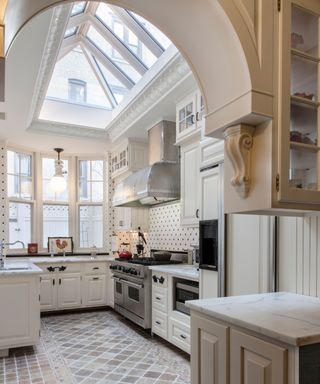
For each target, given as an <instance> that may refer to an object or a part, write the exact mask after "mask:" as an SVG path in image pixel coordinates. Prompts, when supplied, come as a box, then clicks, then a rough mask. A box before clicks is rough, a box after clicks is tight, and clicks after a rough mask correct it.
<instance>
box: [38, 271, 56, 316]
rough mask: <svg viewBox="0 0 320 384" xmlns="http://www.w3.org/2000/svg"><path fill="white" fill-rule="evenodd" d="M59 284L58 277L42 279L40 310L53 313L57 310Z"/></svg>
mask: <svg viewBox="0 0 320 384" xmlns="http://www.w3.org/2000/svg"><path fill="white" fill-rule="evenodd" d="M57 284H58V279H57V276H56V275H52V274H51V275H42V276H41V279H40V309H41V311H52V310H55V309H57Z"/></svg>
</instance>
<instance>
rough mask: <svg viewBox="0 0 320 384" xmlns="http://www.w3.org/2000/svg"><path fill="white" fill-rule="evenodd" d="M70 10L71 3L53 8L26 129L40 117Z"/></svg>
mask: <svg viewBox="0 0 320 384" xmlns="http://www.w3.org/2000/svg"><path fill="white" fill-rule="evenodd" d="M71 9H72V3H70V4H68V5H61V6H58V7H55V8H54V10H53V13H52V17H51V24H50V27H49V32H48V37H47V41H46V44H45V50H44V52H43V55H42V60H41V64H40V70H39V73H38V77H37V81H36V84H35V87H34V92H33V97H32V101H31V107H30V112H29V118H28V121H27V127H29V126H30V125H31V124H32V123H33V122H34V121H36V120H37V119H38V117H39V115H40V111H41V108H42V104H43V101H44V99H45V96H46V92H47V88H48V85H49V82H50V80H51V76H52V72H53V70H54V66H55V64H56V60H57V58H58V55H59V51H60V47H61V44H62V41H63V37H64V34H65V30H66V27H67V24H68V20H69V16H70V12H71Z"/></svg>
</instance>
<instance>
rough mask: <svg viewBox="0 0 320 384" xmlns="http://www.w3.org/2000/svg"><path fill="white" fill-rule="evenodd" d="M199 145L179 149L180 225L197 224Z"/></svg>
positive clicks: (194, 144)
mask: <svg viewBox="0 0 320 384" xmlns="http://www.w3.org/2000/svg"><path fill="white" fill-rule="evenodd" d="M199 168H200V167H199V143H193V144H191V145H188V146H185V147H183V148H181V224H182V225H188V226H197V225H198V223H199V189H200V188H199V182H200V169H199Z"/></svg>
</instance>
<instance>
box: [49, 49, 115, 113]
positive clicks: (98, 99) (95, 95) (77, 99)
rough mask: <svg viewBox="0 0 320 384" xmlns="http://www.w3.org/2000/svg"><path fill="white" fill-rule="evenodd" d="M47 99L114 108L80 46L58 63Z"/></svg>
mask: <svg viewBox="0 0 320 384" xmlns="http://www.w3.org/2000/svg"><path fill="white" fill-rule="evenodd" d="M47 99H55V100H61V101H65V102H70V103H75V104H83V105H88V106H96V107H100V108H109V109H111V108H112V105H111V103H110V102H109V100H108V98H107V96H106V95H105V93H104V91H103V88H102V87H101V85H100V84H99V82H98V80H97V78H96V76H95V75H94V72H93V71H92V69H91V67H90V64H89V62H88V60H87V58H86V56H85V54H84V53H83V51H82V49H81V48H80V46H76V47H75V48H74V49H72V51H71V52H70V53H68V54H67V55H66V56H65V57H63V58H62V59H61V60H60V61H58V62H57V64H56V66H55V68H54V71H53V74H52V78H51V81H50V84H49V88H48V91H47Z"/></svg>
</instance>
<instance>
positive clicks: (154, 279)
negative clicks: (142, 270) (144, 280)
mask: <svg viewBox="0 0 320 384" xmlns="http://www.w3.org/2000/svg"><path fill="white" fill-rule="evenodd" d="M152 280H153V281H154V282H155V283H156V282H157V281H158V278H157V276H156V275H153V276H152Z"/></svg>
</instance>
